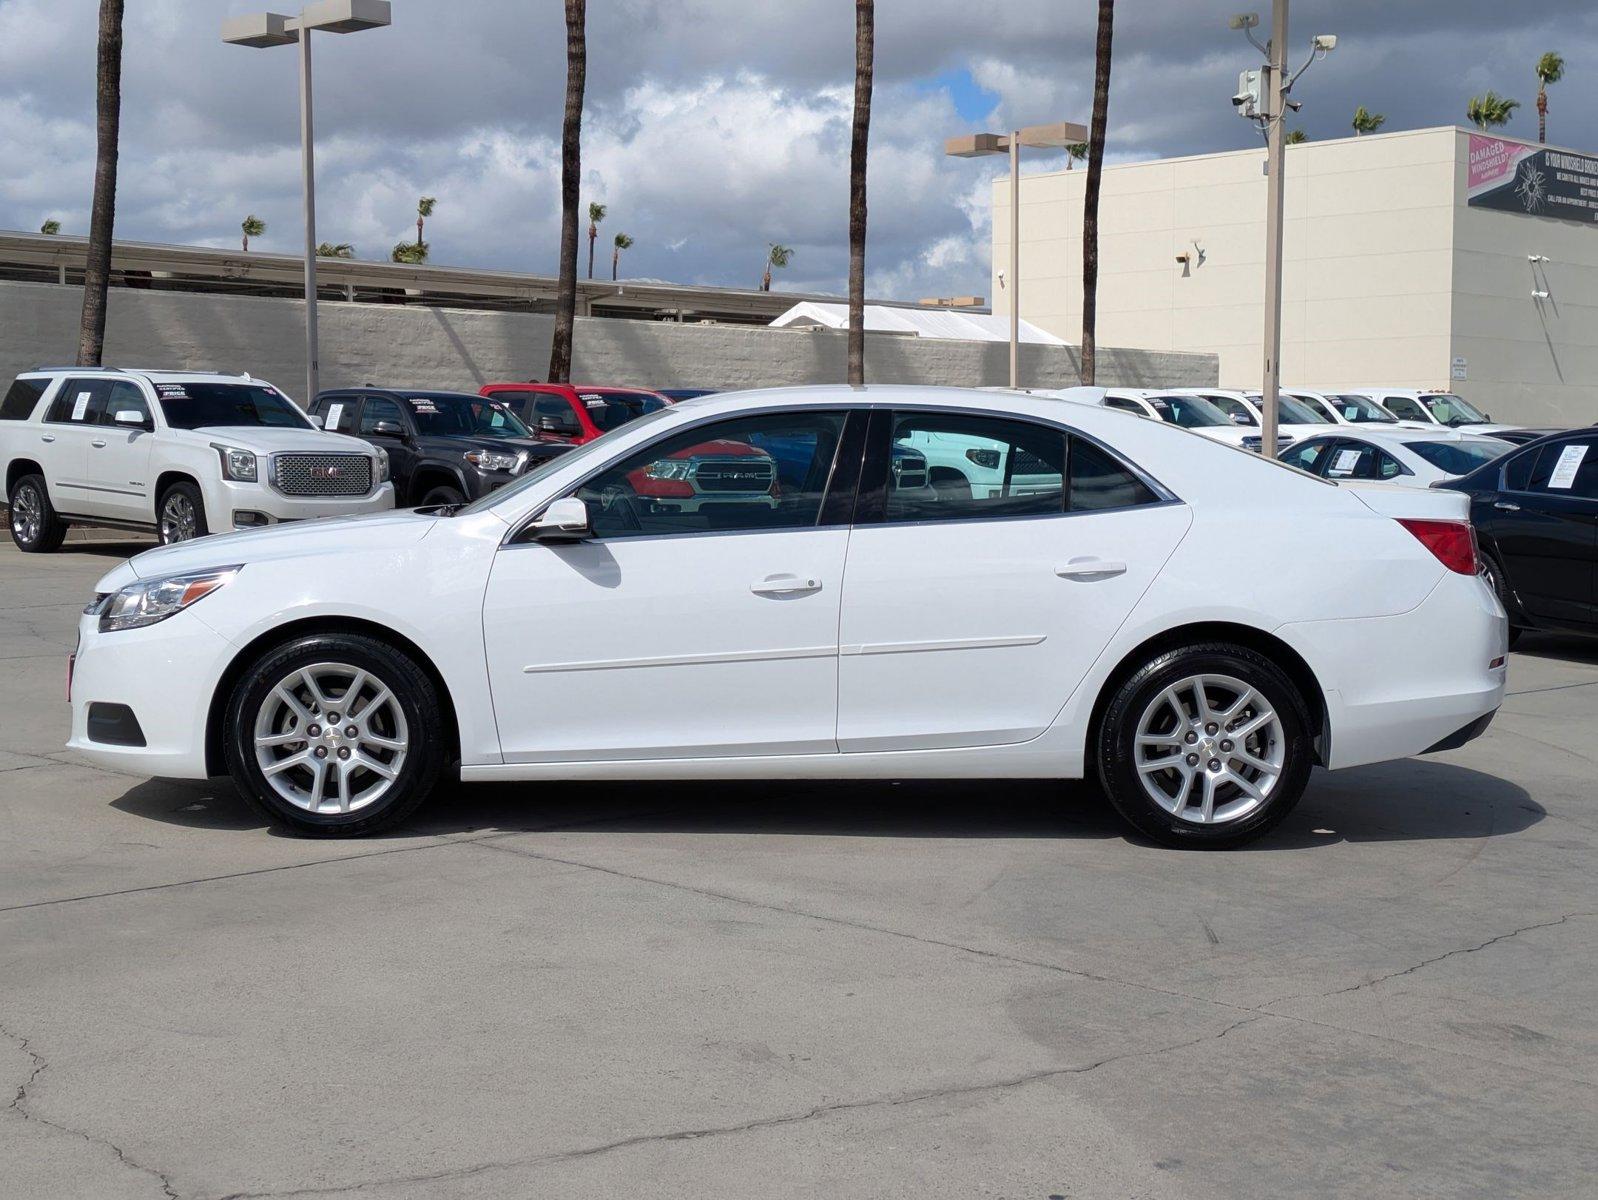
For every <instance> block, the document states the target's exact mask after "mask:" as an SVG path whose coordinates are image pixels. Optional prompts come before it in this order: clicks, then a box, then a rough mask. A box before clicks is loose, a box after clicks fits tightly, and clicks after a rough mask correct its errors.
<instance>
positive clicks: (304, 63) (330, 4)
mask: <svg viewBox="0 0 1598 1200" xmlns="http://www.w3.org/2000/svg"><path fill="white" fill-rule="evenodd" d="M389 21H390V15H389V4H388V0H318V2H317V3H315V4H308V5H306V6H305V8H304V9H303V10H301V12H300V15H299V16H298V17H290V16H285V15H283V14H282V13H272V12H267V13H251V14H249V15H248V16H242V17H232V18H230V19H229V20H226V21H224V22H222V40H223V41H224V42H227V43H229V44H230V45H234V46H251V47H254V48H255V49H258V50H261V49H267V48H269V47H272V46H291V45H293V44H294V43H296V42H298V43H299V46H300V161H301V164H302V167H303V170H304V176H305V404H306V406H307V407H309V406H310V403H311V401H312V400H314V399H316V393H317V388H318V380H317V376H318V374H319V364H318V362H317V353H316V162H315V156H314V154H313V152H312V144H313V141H314V139H313V137H312V126H311V30H313V29H320V30H323V31H324V32H326V33H357V32H359V31H360V30H362V29H379V28H381V27H382V26H384V25H387V24H388V23H389Z"/></svg>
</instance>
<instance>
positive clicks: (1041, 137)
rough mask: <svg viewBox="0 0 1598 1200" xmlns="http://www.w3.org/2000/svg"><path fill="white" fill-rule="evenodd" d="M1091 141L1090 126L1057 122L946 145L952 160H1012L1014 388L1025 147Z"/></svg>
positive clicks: (1015, 384)
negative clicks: (1002, 156) (998, 156)
mask: <svg viewBox="0 0 1598 1200" xmlns="http://www.w3.org/2000/svg"><path fill="white" fill-rule="evenodd" d="M1087 140H1088V131H1087V126H1085V125H1073V124H1072V123H1070V122H1069V121H1057V122H1056V123H1055V124H1053V125H1028V126H1027V127H1026V128H1024V129H1014V130H1011V131H1010V132H1009V133H968V134H966V135H964V136H963V137H952V138H950V139H949V140H948V141H946V142H944V143H943V152H944V153H945V154H947V155H949V156H950V157H952V158H978V157H980V156H982V155H984V154H1008V155H1009V156H1010V279H1009V290H1010V386H1011V387H1020V386H1021V384H1020V379H1019V369H1018V365H1017V363H1018V359H1019V356H1020V355H1019V351H1020V344H1021V147H1022V146H1039V147H1048V148H1051V149H1059V148H1061V147H1064V146H1072V145H1076V144H1077V143H1078V142H1085V141H1087ZM1001 278H1002V275H1001Z"/></svg>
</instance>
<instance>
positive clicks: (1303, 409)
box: [1248, 392, 1328, 425]
mask: <svg viewBox="0 0 1598 1200" xmlns="http://www.w3.org/2000/svg"><path fill="white" fill-rule="evenodd" d="M1248 398H1249V399H1250V400H1252V401H1254V403H1255V404H1260V405H1263V404H1264V402H1265V397H1264V395H1263V394H1262V393H1260V392H1250V393H1249V394H1248ZM1276 423H1277V424H1278V425H1325V424H1327V423H1328V422H1327V420H1326V417H1325V415H1324V414H1321V413H1317V412H1316V411H1315V410H1314V409H1313V408H1311V407H1310V406H1309V405H1307V404H1305V403H1304V402H1303V401H1302V400H1295V399H1294V398H1293V397H1292V396H1289V395H1288V394H1287V393H1286V392H1277V393H1276Z"/></svg>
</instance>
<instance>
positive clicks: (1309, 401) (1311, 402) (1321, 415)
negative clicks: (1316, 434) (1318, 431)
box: [1293, 396, 1337, 422]
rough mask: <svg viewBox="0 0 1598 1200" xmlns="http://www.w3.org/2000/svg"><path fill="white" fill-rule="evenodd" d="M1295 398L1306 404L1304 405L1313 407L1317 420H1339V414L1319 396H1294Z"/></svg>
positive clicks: (1309, 407)
mask: <svg viewBox="0 0 1598 1200" xmlns="http://www.w3.org/2000/svg"><path fill="white" fill-rule="evenodd" d="M1293 399H1295V400H1297V401H1298V402H1299V403H1300V404H1302V405H1304V407H1306V408H1308V409H1311V410H1312V411H1313V412H1314V413H1315V418H1316V420H1319V421H1332V422H1335V421H1336V420H1337V414H1336V413H1334V412H1333V411H1332V410H1331V409H1330V408H1329V407H1328V406H1327V405H1326V403H1325V402H1324V401H1322V400H1321V399H1320V398H1319V397H1318V396H1294V397H1293Z"/></svg>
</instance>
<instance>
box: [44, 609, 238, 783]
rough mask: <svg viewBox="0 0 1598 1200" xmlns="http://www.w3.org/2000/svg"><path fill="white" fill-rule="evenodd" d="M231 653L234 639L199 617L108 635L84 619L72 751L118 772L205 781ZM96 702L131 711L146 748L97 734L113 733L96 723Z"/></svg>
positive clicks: (77, 660)
mask: <svg viewBox="0 0 1598 1200" xmlns="http://www.w3.org/2000/svg"><path fill="white" fill-rule="evenodd" d="M231 652H232V647H231V646H230V645H229V643H228V642H227V640H226V639H225V638H223V637H222V635H221V634H219V633H216V632H215V631H214V630H212V629H211V628H210V627H209V626H207V625H206V624H205V623H204V622H203V621H201V620H199V619H198V618H197V617H196V616H195V614H194V613H192V612H180V613H178V614H177V615H176V616H174V617H170V618H168V619H167V620H165V621H162V622H160V623H159V624H156V625H150V626H147V627H145V628H143V629H122V630H118V631H116V632H114V633H101V632H100V623H99V618H97V617H91V616H84V617H83V618H81V619H80V621H79V623H78V650H77V654H76V656H75V659H74V662H73V668H72V738H71V740H70V741H68V742H67V748H68V749H69V750H76V751H77V752H79V753H80V754H82V755H83V756H84V757H85V758H87V759H88V760H89V761H90V762H92V763H94V765H96V766H100V767H108V768H110V769H111V770H114V771H126V772H128V773H130V774H136V775H160V776H165V777H167V778H172V779H204V778H205V777H206V774H207V772H206V762H205V734H206V726H207V724H208V721H209V718H210V707H211V696H212V695H213V693H214V691H215V688H216V682H217V680H218V679H219V678H220V677H221V674H222V671H223V670H224V669H225V668H226V666H227V663H228V661H229V659H230V657H231ZM91 704H94V705H104V706H109V705H123V706H126V707H127V708H128V709H129V710H131V712H132V714H133V716H134V717H135V718H136V719H137V724H138V728H139V730H140V732H141V733H142V735H143V739H144V743H145V744H144V745H142V746H134V745H126V744H119V743H117V742H114V741H105V740H99V738H97V737H95V736H91V735H92V734H99V735H100V737H101V738H103V737H105V736H107V734H106V730H105V727H104V725H103V722H101V723H96V724H94V725H91V722H90V719H89V707H90V705H91ZM101 712H102V713H103V712H104V709H102V710H101Z"/></svg>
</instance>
